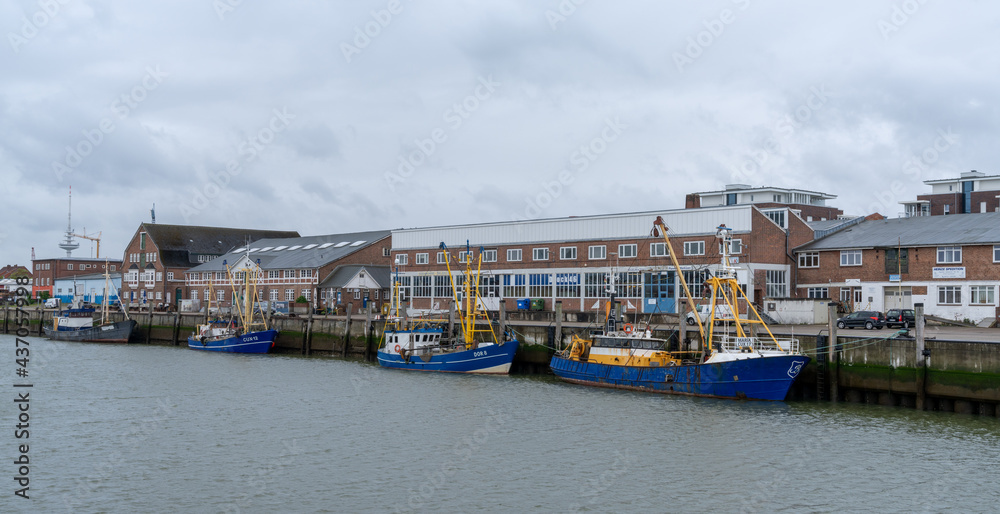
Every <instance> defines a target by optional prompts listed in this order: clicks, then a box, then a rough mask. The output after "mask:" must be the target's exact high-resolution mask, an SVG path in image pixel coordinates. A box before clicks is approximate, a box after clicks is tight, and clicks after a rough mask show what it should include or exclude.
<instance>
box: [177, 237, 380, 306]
mask: <svg viewBox="0 0 1000 514" xmlns="http://www.w3.org/2000/svg"><path fill="white" fill-rule="evenodd" d="M390 247H391V240H390V232H389V231H388V230H381V231H372V232H356V233H351V234H330V235H322V236H307V237H294V238H281V239H271V238H267V239H261V240H258V241H255V242H254V243H252V244H251V245H250V247H249V251H250V254H249V255H250V261H251V262H252V263H253V264H254V265H257V266H259V267H260V269H261V271H262V276H261V279H260V282H259V285H258V287H259V291H260V296H261V300H268V301H288V302H291V301H295V300H296V299H297V298H298V297H300V296H304V297H305V298H306V300H308V301H309V302H312V303H313V305H314V306H319V305H323V306H326V307H336V306H337V305H338V303H339V304H340V305H344V304H346V303H347V302H353V301H354V299H357V300H359V301H357V302H355V309H361V308H362V307H363V304H365V303H366V302H365V299H366V298H367V299H368V301H370V302H372V303H374V304H375V306H376V308H380V306H381V302H382V301H384V300H386V299H387V298H388V297H387V294H388V291H389V286H390V284H389V283H388V280H387V277H388V269H389V249H390ZM246 251H247V247H246V246H241V247H240V248H236V249H234V250H233V251H231V252H227V253H226V254H225V255H222V256H221V257H218V258H216V259H213V260H211V261H210V262H207V263H205V264H201V265H199V266H196V267H194V268H191V269H190V270H188V271H187V272H186V273H185V274H184V276H185V281H186V285H187V288H188V290H190V298H191V299H195V300H197V299H200V300H202V301H204V299H205V298H206V297H207V296H208V295H209V294H210V288H211V289H213V290H214V295H215V296H214V298H212V305H213V307H215V306H216V305H218V306H221V307H227V306H231V305H232V288H231V286H230V285H229V278H228V275H227V273H226V266H227V265H228V266H230V267H237V268H238V267H241V265H242V264H243V261H244V260H245V259H246V255H247V254H246ZM258 261H259V264H258ZM210 283H211V285H210ZM220 286H221V287H220ZM355 312H357V311H355Z"/></svg>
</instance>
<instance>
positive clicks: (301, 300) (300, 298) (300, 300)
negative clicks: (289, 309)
mask: <svg viewBox="0 0 1000 514" xmlns="http://www.w3.org/2000/svg"><path fill="white" fill-rule="evenodd" d="M295 303H309V300H306V297H305V296H299V297H298V298H296V299H295Z"/></svg>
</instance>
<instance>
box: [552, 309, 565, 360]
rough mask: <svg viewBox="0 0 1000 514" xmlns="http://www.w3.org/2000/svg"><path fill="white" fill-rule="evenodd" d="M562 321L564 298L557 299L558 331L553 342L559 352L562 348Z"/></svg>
mask: <svg viewBox="0 0 1000 514" xmlns="http://www.w3.org/2000/svg"><path fill="white" fill-rule="evenodd" d="M562 322H563V312H562V300H556V333H555V335H554V336H553V339H555V341H553V343H554V345H555V348H556V351H557V352H558V351H561V350H562Z"/></svg>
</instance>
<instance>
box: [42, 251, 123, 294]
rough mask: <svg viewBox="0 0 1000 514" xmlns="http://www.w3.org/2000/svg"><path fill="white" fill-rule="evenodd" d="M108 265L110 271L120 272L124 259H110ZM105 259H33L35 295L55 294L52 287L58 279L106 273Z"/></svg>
mask: <svg viewBox="0 0 1000 514" xmlns="http://www.w3.org/2000/svg"><path fill="white" fill-rule="evenodd" d="M107 266H108V267H109V268H110V269H109V270H108V271H109V272H110V273H114V274H117V273H120V272H121V268H122V261H120V260H117V259H108V260H107ZM104 267H105V260H104V259H97V258H83V257H81V258H77V259H74V258H72V257H70V258H66V257H57V258H55V259H36V260H33V261H31V269H32V270H33V274H32V275H33V278H34V281H33V283H32V290H33V293H32V294H33V295H34V296H35V298H40V297H41V294H42V292H46V293H48V295H49V296H50V297H51V296H55V295H54V294H53V292H52V288H53V287H54V286H55V283H56V279H59V278H71V277H77V276H80V275H92V274H94V273H104Z"/></svg>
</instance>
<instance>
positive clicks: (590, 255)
mask: <svg viewBox="0 0 1000 514" xmlns="http://www.w3.org/2000/svg"><path fill="white" fill-rule="evenodd" d="M598 251H600V254H598ZM607 258H608V247H607V245H593V246H589V247H587V259H590V260H592V261H597V260H604V259H607Z"/></svg>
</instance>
